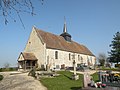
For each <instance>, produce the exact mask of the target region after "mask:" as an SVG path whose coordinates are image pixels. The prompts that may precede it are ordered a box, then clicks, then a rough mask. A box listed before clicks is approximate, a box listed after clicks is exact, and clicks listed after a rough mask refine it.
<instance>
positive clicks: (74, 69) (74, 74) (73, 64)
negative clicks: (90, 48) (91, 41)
mask: <svg viewBox="0 0 120 90" xmlns="http://www.w3.org/2000/svg"><path fill="white" fill-rule="evenodd" d="M75 63H76V62H75V60H74V61H73V67H74V75H76V66H75Z"/></svg>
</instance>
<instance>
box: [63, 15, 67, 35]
mask: <svg viewBox="0 0 120 90" xmlns="http://www.w3.org/2000/svg"><path fill="white" fill-rule="evenodd" d="M63 33H67V25H66V19H65V17H64V28H63Z"/></svg>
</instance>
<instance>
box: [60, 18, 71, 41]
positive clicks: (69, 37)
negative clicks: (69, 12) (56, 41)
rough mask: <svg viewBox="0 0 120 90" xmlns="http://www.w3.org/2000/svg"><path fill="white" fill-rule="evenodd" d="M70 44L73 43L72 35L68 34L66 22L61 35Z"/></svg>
mask: <svg viewBox="0 0 120 90" xmlns="http://www.w3.org/2000/svg"><path fill="white" fill-rule="evenodd" d="M60 36H62V37H64V39H65V40H66V41H68V42H71V35H70V34H69V33H68V32H67V25H66V20H64V27H63V33H62V34H61V35H60Z"/></svg>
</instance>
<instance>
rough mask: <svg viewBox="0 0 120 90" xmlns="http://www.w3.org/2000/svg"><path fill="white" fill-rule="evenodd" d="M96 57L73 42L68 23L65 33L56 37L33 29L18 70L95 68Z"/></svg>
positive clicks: (20, 58) (64, 29)
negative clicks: (81, 65) (82, 66)
mask: <svg viewBox="0 0 120 90" xmlns="http://www.w3.org/2000/svg"><path fill="white" fill-rule="evenodd" d="M95 61H96V57H95V55H94V54H93V53H92V52H91V51H90V50H89V49H88V48H87V47H86V46H84V45H82V44H79V43H77V42H75V41H73V40H72V36H71V35H70V34H69V33H68V31H67V26H66V22H65V23H64V27H63V32H62V34H60V35H55V34H52V33H49V32H45V31H43V30H40V29H37V28H36V27H33V28H32V31H31V34H30V36H29V39H28V41H27V44H26V46H25V49H24V51H23V52H21V53H20V55H19V57H18V68H19V70H20V71H22V70H30V69H31V68H33V67H35V66H37V68H40V69H45V70H46V69H47V66H49V68H50V69H51V70H53V69H59V70H60V69H65V68H68V67H73V62H75V65H76V67H77V66H79V65H80V64H85V65H88V66H94V64H95Z"/></svg>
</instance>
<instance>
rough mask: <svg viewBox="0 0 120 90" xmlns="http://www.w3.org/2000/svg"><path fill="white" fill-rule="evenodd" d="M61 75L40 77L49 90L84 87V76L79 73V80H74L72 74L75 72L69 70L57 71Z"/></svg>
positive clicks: (74, 89) (72, 89)
mask: <svg viewBox="0 0 120 90" xmlns="http://www.w3.org/2000/svg"><path fill="white" fill-rule="evenodd" d="M57 73H59V74H60V76H57V77H54V78H40V81H41V82H42V84H43V85H44V86H46V87H47V88H48V90H76V89H80V88H81V87H83V83H82V79H83V78H82V77H83V75H81V74H80V75H79V76H80V78H79V80H76V81H75V80H72V79H71V76H72V74H73V73H71V72H69V71H59V72H57Z"/></svg>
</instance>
